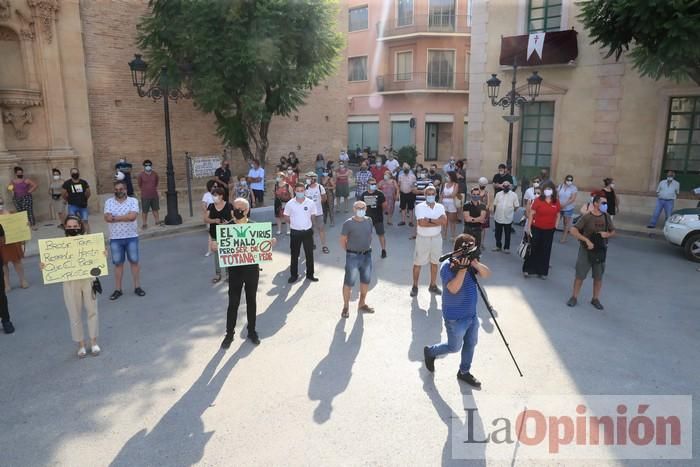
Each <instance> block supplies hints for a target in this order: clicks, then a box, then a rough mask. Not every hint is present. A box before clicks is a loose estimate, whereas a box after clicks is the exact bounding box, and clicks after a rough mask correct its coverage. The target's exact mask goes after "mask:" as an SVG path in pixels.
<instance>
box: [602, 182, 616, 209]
mask: <svg viewBox="0 0 700 467" xmlns="http://www.w3.org/2000/svg"><path fill="white" fill-rule="evenodd" d="M602 191H603V195H605V199H606V200H607V202H608V215H610V218H614V217H615V216H616V215H617V214H618V213H619V212H620V199H619V198H618V197H617V193H615V180H613V179H612V178H610V177H608V178H606V179H604V180H603V190H602Z"/></svg>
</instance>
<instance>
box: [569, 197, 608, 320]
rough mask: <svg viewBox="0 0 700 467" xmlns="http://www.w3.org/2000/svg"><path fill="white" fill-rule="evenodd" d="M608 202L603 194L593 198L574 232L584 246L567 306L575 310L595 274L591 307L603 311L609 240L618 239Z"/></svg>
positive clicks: (573, 234)
mask: <svg viewBox="0 0 700 467" xmlns="http://www.w3.org/2000/svg"><path fill="white" fill-rule="evenodd" d="M607 211H608V201H607V198H606V197H605V196H604V195H603V194H600V193H598V194H596V195H595V196H593V203H592V204H591V209H590V211H588V213H586V214H584V215H583V216H581V218H580V219H579V220H578V222H576V225H574V226H573V227H572V228H571V232H570V234H571V236H572V237H574V238H575V239H577V240H579V241H580V242H581V246H580V247H579V250H578V258H577V259H576V277H575V279H574V291H573V293H572V295H571V298H570V299H569V301H568V302H566V304H567V305H568V306H571V307H574V306H576V303H577V299H578V294H579V292H580V291H581V286H582V285H583V281H584V280H585V279H586V276H587V275H588V271H590V270H592V271H593V272H592V275H593V299H592V300H591V305H593V306H594V307H595V308H597V309H598V310H602V309H603V305H602V304H601V303H600V300H599V299H600V289H601V288H602V287H603V273H604V272H605V257H606V254H607V250H608V239H609V238H610V237H612V236H613V235H615V226H614V225H613V221H612V218H611V217H610V215H609V214H608V213H607Z"/></svg>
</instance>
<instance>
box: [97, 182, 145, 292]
mask: <svg viewBox="0 0 700 467" xmlns="http://www.w3.org/2000/svg"><path fill="white" fill-rule="evenodd" d="M138 215H139V202H138V201H137V200H136V198H131V197H128V196H127V195H126V183H125V182H123V181H118V182H116V183H115V184H114V198H108V199H107V201H105V208H104V219H105V222H106V223H107V224H108V227H109V249H110V254H111V256H112V264H114V284H115V288H114V292H112V295H111V296H110V297H109V299H110V300H116V299H118V298H119V297H121V296H122V277H123V275H124V261H125V260H126V259H127V258H128V259H129V264H130V265H131V278H132V280H133V281H134V293H135V294H136V295H138V296H139V297H143V296H144V295H146V292H144V290H143V289H142V288H141V284H140V281H139V279H140V278H139V273H140V269H139V232H138V223H137V221H136V218H137V217H138Z"/></svg>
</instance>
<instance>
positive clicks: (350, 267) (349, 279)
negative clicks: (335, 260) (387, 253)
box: [343, 252, 372, 287]
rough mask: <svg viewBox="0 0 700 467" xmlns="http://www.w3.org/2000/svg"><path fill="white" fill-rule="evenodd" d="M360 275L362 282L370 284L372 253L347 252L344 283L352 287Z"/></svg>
mask: <svg viewBox="0 0 700 467" xmlns="http://www.w3.org/2000/svg"><path fill="white" fill-rule="evenodd" d="M358 275H359V276H360V283H361V284H369V281H370V278H371V276H372V253H365V254H363V255H362V254H358V253H350V252H347V253H345V279H344V280H343V284H344V285H346V286H348V287H352V286H354V285H355V282H357V276H358Z"/></svg>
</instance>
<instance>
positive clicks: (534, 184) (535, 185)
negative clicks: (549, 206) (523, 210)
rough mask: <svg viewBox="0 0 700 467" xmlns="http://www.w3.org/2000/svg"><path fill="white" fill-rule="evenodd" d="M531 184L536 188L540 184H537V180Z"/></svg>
mask: <svg viewBox="0 0 700 467" xmlns="http://www.w3.org/2000/svg"><path fill="white" fill-rule="evenodd" d="M532 186H533V187H535V188H537V187H538V186H540V184H539V182H535V183H533V184H532Z"/></svg>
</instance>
